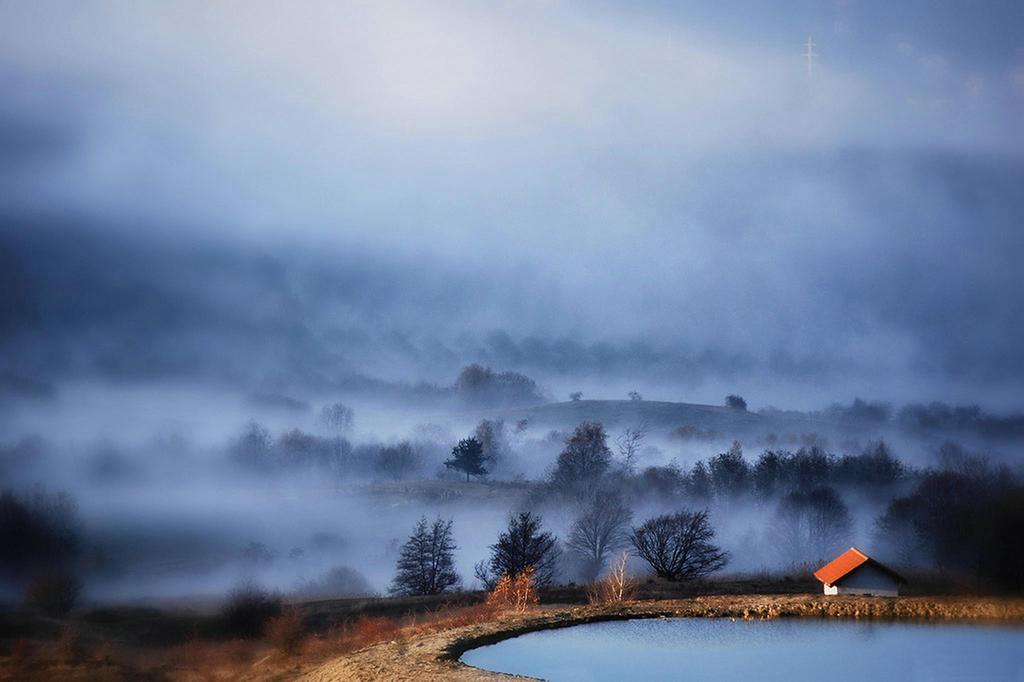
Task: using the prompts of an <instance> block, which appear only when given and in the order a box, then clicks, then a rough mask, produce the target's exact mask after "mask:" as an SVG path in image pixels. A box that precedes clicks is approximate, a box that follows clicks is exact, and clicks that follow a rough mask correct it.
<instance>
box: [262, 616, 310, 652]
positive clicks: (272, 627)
mask: <svg viewBox="0 0 1024 682" xmlns="http://www.w3.org/2000/svg"><path fill="white" fill-rule="evenodd" d="M264 634H265V635H266V637H267V639H268V640H269V641H270V642H271V643H272V644H273V645H274V647H275V648H276V649H277V650H278V651H280V652H281V653H282V654H284V655H286V656H292V655H294V654H297V653H299V651H301V650H302V645H303V644H304V643H305V641H306V629H305V627H304V626H303V623H302V615H301V614H300V613H299V611H298V609H295V608H288V609H285V610H284V611H282V612H281V614H280V615H277V616H274V617H273V618H271V619H270V620H269V621H267V625H266V628H265V629H264Z"/></svg>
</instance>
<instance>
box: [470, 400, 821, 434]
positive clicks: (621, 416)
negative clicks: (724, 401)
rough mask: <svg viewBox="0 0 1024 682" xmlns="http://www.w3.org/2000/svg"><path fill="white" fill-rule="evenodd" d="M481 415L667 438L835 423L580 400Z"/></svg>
mask: <svg viewBox="0 0 1024 682" xmlns="http://www.w3.org/2000/svg"><path fill="white" fill-rule="evenodd" d="M482 416H491V417H501V418H504V419H506V420H509V421H516V420H519V419H528V420H529V421H530V423H531V424H532V425H537V426H542V427H546V428H558V429H568V428H571V427H573V426H575V425H576V424H579V423H580V422H582V421H599V422H601V423H602V424H604V425H605V426H606V427H608V428H617V427H625V426H633V425H636V424H640V423H646V424H647V426H648V427H649V428H650V430H651V431H652V432H655V433H659V432H660V433H668V432H670V431H672V430H674V429H677V428H679V427H681V426H687V425H689V426H694V427H696V428H698V429H700V430H702V431H714V432H716V433H718V434H722V435H723V436H731V435H744V434H767V433H771V432H775V433H778V434H782V433H786V432H797V433H800V432H806V431H814V430H819V431H821V430H827V429H830V428H831V426H832V425H831V424H829V423H828V422H825V421H821V420H814V419H808V418H801V417H790V416H766V415H760V414H757V413H755V412H744V411H742V410H734V409H731V408H728V407H722V406H718V405H699V404H695V403H673V402H664V401H657V400H577V401H574V402H562V403H549V404H547V405H538V406H536V407H523V408H514V409H505V410H490V411H488V412H487V413H486V414H484V415H482Z"/></svg>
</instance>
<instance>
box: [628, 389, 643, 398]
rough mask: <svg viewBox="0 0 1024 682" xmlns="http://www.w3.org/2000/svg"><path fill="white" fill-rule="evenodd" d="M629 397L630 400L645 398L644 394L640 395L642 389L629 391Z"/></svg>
mask: <svg viewBox="0 0 1024 682" xmlns="http://www.w3.org/2000/svg"><path fill="white" fill-rule="evenodd" d="M629 399H630V400H643V399H644V397H643V396H642V395H640V391H630V392H629Z"/></svg>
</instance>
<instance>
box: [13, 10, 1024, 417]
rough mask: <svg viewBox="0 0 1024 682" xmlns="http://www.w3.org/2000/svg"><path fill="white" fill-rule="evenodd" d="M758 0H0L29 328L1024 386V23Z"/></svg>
mask: <svg viewBox="0 0 1024 682" xmlns="http://www.w3.org/2000/svg"><path fill="white" fill-rule="evenodd" d="M748 9H749V11H747V12H746V13H741V14H743V16H745V17H748V18H749V20H750V21H749V22H740V23H737V22H736V21H735V16H736V12H735V11H734V10H730V11H729V12H728V13H726V14H728V16H725V14H723V13H722V12H721V10H720V9H717V8H716V7H714V6H712V5H706V6H704V5H695V6H693V7H691V8H689V9H688V10H685V11H684V10H680V9H677V8H664V7H657V6H653V5H652V6H646V5H640V6H637V7H632V6H630V7H626V6H622V5H602V6H592V5H587V6H582V5H577V4H574V3H536V4H530V3H521V4H517V5H510V6H500V7H499V6H481V5H478V4H464V3H458V2H452V3H434V4H431V5H429V6H428V5H423V4H421V3H368V4H349V5H345V6H339V5H336V4H334V3H315V2H310V3H304V4H300V5H295V6H291V7H289V8H288V10H287V11H285V10H282V9H281V8H280V7H279V6H275V5H272V4H269V3H266V4H265V3H245V4H239V3H217V4H215V5H202V4H199V5H191V6H186V5H155V6H154V5H137V4H133V3H116V2H109V3H100V4H94V5H91V6H82V5H79V4H76V3H33V4H32V5H23V6H17V7H10V8H5V10H4V13H5V19H6V21H5V22H3V24H2V27H0V36H2V40H0V45H3V47H2V48H0V84H2V85H3V86H4V89H5V91H10V92H17V93H22V94H19V95H18V96H16V97H12V98H8V99H7V100H6V101H5V102H4V104H3V105H2V108H0V149H2V150H4V151H6V152H7V154H6V160H5V161H0V174H2V175H3V177H4V179H5V182H6V183H7V184H8V186H10V187H11V188H13V189H14V191H11V192H6V193H4V196H3V197H2V198H0V211H2V212H3V215H4V216H5V221H6V227H5V228H4V233H3V234H4V240H5V249H6V250H5V251H4V258H5V262H10V263H14V264H15V266H16V267H15V266H12V267H11V268H9V269H8V273H7V275H6V276H7V279H8V280H9V281H11V282H13V283H14V284H16V285H17V286H14V284H12V286H10V287H8V294H7V300H6V301H5V309H4V312H3V316H2V321H3V327H0V328H2V329H3V330H5V333H6V334H7V336H6V337H5V343H6V344H8V345H7V346H6V347H7V348H8V349H16V352H13V353H10V354H9V355H8V357H15V358H18V359H19V360H21V359H24V360H26V362H25V363H22V364H28V365H31V364H32V362H34V363H35V365H33V366H34V367H36V368H37V369H39V371H43V370H44V369H46V370H47V371H50V372H52V373H55V374H58V375H60V374H64V373H75V372H79V373H81V372H92V373H94V374H98V375H100V376H108V377H119V378H122V379H123V378H126V377H127V378H133V379H134V380H143V381H145V380H151V379H154V378H156V377H159V376H167V375H173V374H179V375H181V374H184V375H195V376H203V377H210V376H216V377H219V378H220V379H222V380H228V381H240V382H252V381H258V380H260V379H259V378H261V377H262V378H266V377H277V378H279V379H280V378H282V377H285V378H288V377H290V378H291V380H294V381H299V382H301V381H304V382H309V383H315V382H317V381H321V382H323V381H332V380H342V379H345V378H346V377H347V378H351V377H352V375H353V374H354V373H363V374H366V375H369V376H372V377H378V378H383V379H386V380H389V381H391V380H406V379H409V380H416V379H426V380H431V381H441V380H447V379H448V378H450V376H451V375H452V373H453V372H454V370H455V369H457V367H458V366H459V365H460V364H462V363H465V362H469V361H475V360H481V361H487V362H491V363H493V364H494V365H496V366H500V367H503V368H504V367H506V366H507V367H508V368H511V369H522V370H524V371H532V372H536V373H538V374H540V375H541V376H540V377H539V378H541V379H542V380H543V379H544V377H545V376H547V377H549V378H550V380H551V381H554V382H560V381H563V380H564V381H566V382H567V383H568V382H571V381H573V380H574V379H573V378H574V377H578V376H580V375H585V376H587V377H593V376H601V377H607V378H608V381H617V380H619V378H621V377H627V378H628V377H646V379H645V380H646V381H650V382H651V383H652V384H653V383H659V382H660V383H663V384H667V385H670V384H672V383H673V382H675V383H686V384H687V385H694V384H695V383H700V382H718V381H721V382H735V381H746V380H749V381H751V382H754V381H757V382H760V384H761V385H763V386H764V387H765V388H766V390H770V391H776V392H777V393H778V394H779V395H780V397H782V398H785V397H787V396H788V397H793V396H800V395H802V394H803V393H804V391H805V390H806V387H807V385H813V386H815V387H817V388H818V389H820V390H845V389H844V387H846V386H849V385H850V384H851V382H860V383H861V384H862V385H865V386H866V387H867V389H868V390H859V392H860V393H861V394H864V395H872V396H875V395H877V396H879V397H891V398H893V399H903V398H907V399H918V398H925V397H929V396H928V395H926V394H928V393H929V392H930V391H935V390H938V391H943V390H947V391H955V392H960V393H967V394H969V395H967V396H963V395H960V394H959V393H958V395H954V396H949V397H950V399H961V398H966V399H976V395H977V394H980V393H982V394H983V393H986V392H987V390H988V389H989V388H991V387H998V390H999V391H1005V392H1006V393H1009V392H1011V389H1012V388H1014V387H1019V384H1020V381H1021V378H1022V376H1021V372H1020V368H1021V355H1020V352H1019V351H1018V350H1017V349H1015V348H1014V347H1013V345H1012V343H1011V341H1009V340H1010V339H1013V338H1017V337H1019V332H1020V331H1021V330H1020V329H1019V324H1018V323H1017V321H1016V317H1015V316H1014V315H1013V314H1012V306H1011V301H1012V300H1013V299H1014V297H1019V294H1020V293H1021V292H1020V291H1019V289H1020V285H1019V284H1018V283H1017V282H1016V279H1015V274H1014V273H1015V272H1016V270H1017V269H1018V263H1017V258H1018V254H1020V253H1021V252H1022V249H1021V243H1020V237H1019V236H1017V234H1018V232H1019V231H1017V230H1016V229H1015V224H1014V217H1015V216H1018V215H1020V210H1021V206H1020V201H1019V199H1018V196H1017V195H1018V192H1017V191H1016V189H1015V188H1016V187H1017V186H1019V184H1020V180H1021V179H1022V178H1021V175H1022V173H1021V151H1022V150H1021V146H1020V145H1021V140H1022V139H1024V138H1022V137H1021V136H1020V135H1019V134H1016V133H1018V132H1019V123H1017V120H1018V118H1019V117H1014V116H1013V113H1014V112H1015V111H1016V110H1017V109H1019V97H1018V96H1017V95H1016V94H1015V91H1014V90H1013V88H1012V87H1011V86H1009V85H1007V83H1008V81H1007V78H1010V80H1011V81H1012V74H1013V73H1014V71H1013V69H1014V68H1018V67H1019V55H1018V56H1014V53H1012V51H1010V52H1008V51H1007V49H1006V44H1007V43H1006V40H1004V39H1003V38H1002V37H1001V36H1002V34H1001V33H1000V32H999V31H998V30H997V28H996V27H993V26H989V24H991V23H992V22H993V21H994V20H992V19H991V18H988V19H984V18H976V17H966V18H963V17H960V16H959V14H958V13H957V12H956V11H954V10H951V9H949V8H940V9H939V10H934V11H933V8H925V9H921V8H917V9H913V8H911V9H909V10H907V9H905V8H904V9H901V10H900V11H899V12H896V13H895V14H893V13H887V12H883V11H882V8H881V5H879V4H877V3H851V4H849V5H847V6H845V7H843V8H841V19H842V21H843V30H842V31H841V32H838V33H833V32H830V31H828V30H819V29H821V28H822V27H825V28H828V27H832V26H833V24H834V22H835V21H836V10H835V9H834V8H829V9H828V11H827V12H824V13H821V16H818V14H816V13H815V12H810V13H806V12H802V11H801V12H779V11H775V10H773V11H772V12H768V13H765V11H764V10H763V8H762V9H758V8H756V7H751V8H748ZM1004 10H1005V12H1008V13H1009V14H1007V15H1006V16H1008V17H1012V14H1013V12H1016V11H1017V10H1015V9H1014V8H1013V7H1009V6H1008V7H1007V8H1004V9H1001V10H999V11H1004ZM993 12H995V10H993ZM923 14H927V17H923ZM748 15H749V16H748ZM935 15H940V16H939V18H938V19H936V18H935ZM801 17H804V19H801ZM960 19H963V21H967V22H981V24H984V26H983V28H985V30H988V31H990V32H992V35H993V36H994V38H993V40H992V41H991V44H988V45H987V47H985V49H984V50H983V51H982V52H980V53H979V52H978V51H977V49H976V48H978V46H977V45H976V44H975V43H973V42H971V41H968V43H970V44H964V43H963V41H964V40H967V39H966V38H959V37H957V36H955V35H953V34H951V33H949V32H948V30H947V29H948V28H949V27H950V26H953V25H954V24H956V23H957V21H960ZM996 23H998V22H996ZM890 24H892V25H890ZM883 29H884V30H883ZM809 31H813V32H814V33H815V35H816V36H818V37H816V41H818V42H819V49H820V50H821V52H822V59H821V61H820V63H819V64H818V67H817V70H816V72H815V76H814V78H813V80H811V81H808V79H807V77H806V73H805V70H804V68H803V64H802V63H801V60H800V57H799V51H800V50H799V46H800V43H801V42H802V41H803V40H804V39H805V37H806V35H807V33H808V32H809ZM978 49H980V48H978ZM921 60H925V61H926V62H929V63H931V66H928V64H925V65H922V63H921ZM940 66H941V68H938V67H940ZM1008 74H1009V75H1008ZM971 83H974V84H984V87H973V94H971V92H972V87H971V86H970V84H971ZM999 84H1002V85H999ZM12 273H13V274H12ZM65 291H75V292H76V295H75V296H73V297H66V296H65V295H64V292H65ZM12 330H13V331H12ZM12 344H14V345H12ZM28 358H32V362H28V360H27V359H28ZM325 375H329V376H326V378H325ZM332 377H333V378H332ZM851 390H852V389H851ZM890 393H892V394H894V395H891V396H890V395H887V394H890ZM895 394H899V395H895ZM780 402H785V401H784V399H783V400H780Z"/></svg>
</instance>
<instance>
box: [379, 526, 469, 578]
mask: <svg viewBox="0 0 1024 682" xmlns="http://www.w3.org/2000/svg"><path fill="white" fill-rule="evenodd" d="M455 549H456V546H455V541H454V540H453V539H452V522H451V520H448V521H444V520H442V519H440V518H438V519H437V520H436V521H434V523H433V525H431V526H428V525H427V518H426V517H425V516H424V517H423V518H421V519H420V520H419V522H418V523H417V524H416V529H415V530H414V531H413V534H412V535H411V536H410V537H409V540H408V541H407V542H406V543H405V545H403V546H402V553H401V554H400V555H399V557H398V564H397V566H396V570H395V579H394V581H393V582H392V584H391V587H390V588H389V590H388V591H389V592H390V593H391V594H395V595H405V596H415V595H424V594H440V593H442V592H444V591H445V590H448V589H449V588H452V587H455V586H457V585H458V584H459V583H460V582H461V580H460V578H459V574H458V573H456V572H455V561H454V557H453V556H452V554H453V552H454V551H455Z"/></svg>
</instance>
